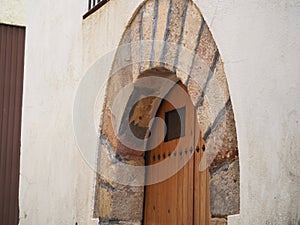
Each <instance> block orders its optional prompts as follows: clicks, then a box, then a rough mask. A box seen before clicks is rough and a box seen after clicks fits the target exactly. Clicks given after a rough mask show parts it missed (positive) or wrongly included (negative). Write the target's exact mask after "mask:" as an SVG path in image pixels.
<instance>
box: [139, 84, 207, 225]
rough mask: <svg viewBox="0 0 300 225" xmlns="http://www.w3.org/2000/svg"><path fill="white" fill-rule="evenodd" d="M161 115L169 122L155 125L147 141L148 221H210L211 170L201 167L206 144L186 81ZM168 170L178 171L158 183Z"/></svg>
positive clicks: (155, 224) (172, 224)
mask: <svg viewBox="0 0 300 225" xmlns="http://www.w3.org/2000/svg"><path fill="white" fill-rule="evenodd" d="M156 117H157V118H160V119H161V120H162V121H164V122H161V120H157V122H154V123H153V125H152V129H151V138H150V139H149V141H148V144H147V145H148V146H147V150H148V151H147V152H146V157H145V158H146V161H145V164H146V166H148V167H147V170H146V175H145V176H146V177H145V179H146V180H147V181H146V183H151V184H150V185H147V186H146V187H145V202H144V225H177V224H178V225H200V224H202V225H204V224H209V220H210V210H209V174H208V169H207V168H206V169H204V170H203V171H200V168H199V165H200V161H201V160H202V159H203V156H204V155H203V152H202V151H203V150H205V145H204V141H203V139H202V137H201V135H200V129H199V124H198V121H197V118H196V114H195V107H194V105H193V103H192V101H191V99H190V96H189V95H188V92H187V88H186V86H184V85H183V84H182V82H180V81H179V82H178V83H177V84H176V85H174V87H173V88H172V89H171V90H170V91H169V93H168V94H167V95H166V96H165V97H164V99H163V100H162V101H161V104H160V106H159V108H158V111H157V113H156ZM157 140H159V141H157ZM204 161H205V160H204ZM153 165H156V166H153ZM168 171H172V172H173V173H174V174H173V175H172V176H171V177H168V178H166V179H163V180H162V181H161V182H155V181H156V180H160V179H158V178H159V177H164V176H165V174H167V173H168ZM166 176H167V175H166ZM151 180H152V181H151Z"/></svg>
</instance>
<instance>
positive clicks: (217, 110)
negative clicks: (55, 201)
mask: <svg viewBox="0 0 300 225" xmlns="http://www.w3.org/2000/svg"><path fill="white" fill-rule="evenodd" d="M150 76H161V77H164V78H168V79H169V80H176V79H178V80H181V81H182V82H183V83H184V84H185V85H186V86H187V89H188V93H189V95H190V96H191V99H192V101H193V104H194V105H195V107H196V109H197V119H198V122H199V124H200V128H201V132H202V134H203V138H204V140H205V141H206V149H207V150H206V152H207V156H208V157H207V158H208V162H209V164H210V172H211V183H210V191H211V214H212V217H215V218H213V220H222V221H225V220H226V216H227V215H231V214H237V213H239V163H238V149H237V139H236V130H235V122H234V115H233V110H232V105H231V101H230V94H229V90H228V85H227V80H226V75H225V72H224V67H223V63H222V60H221V57H220V54H219V51H218V48H217V46H216V43H215V42H214V39H213V37H212V34H211V32H210V31H209V28H208V26H207V24H206V22H205V21H204V19H203V17H202V15H201V13H200V11H199V9H198V8H197V6H196V5H195V4H194V3H193V2H192V1H189V0H187V1H186V0H184V1H183V0H169V1H168V0H147V1H145V2H144V3H143V4H142V5H141V6H140V7H139V9H137V11H136V13H135V14H134V16H133V17H132V19H131V21H130V23H129V24H128V26H127V28H126V30H125V31H124V34H123V37H122V39H121V41H120V44H119V47H118V49H117V51H116V54H115V58H114V61H113V64H112V67H111V71H110V77H109V81H108V83H107V89H106V96H105V103H104V109H103V115H102V123H101V125H100V131H101V135H100V144H99V146H100V150H99V159H98V172H99V173H98V177H97V184H96V191H95V206H94V216H95V217H99V218H100V224H106V223H107V222H110V224H114V221H115V222H116V223H120V222H124V223H125V224H127V223H128V224H133V223H134V224H140V223H141V221H142V217H143V215H142V211H143V198H144V187H143V186H139V185H138V184H139V182H142V181H143V179H144V175H143V170H140V171H139V172H137V174H134V175H133V174H132V171H131V170H130V169H129V170H127V169H124V167H123V166H122V165H123V164H125V165H131V166H139V167H140V168H142V166H143V165H144V152H143V151H136V150H135V147H138V146H133V147H132V146H129V147H128V145H127V144H124V143H123V141H124V140H129V142H132V143H133V144H134V143H135V142H134V141H131V140H130V138H128V137H126V132H124V134H125V136H124V135H123V133H122V129H123V128H122V126H121V125H122V124H123V122H124V118H125V120H126V119H129V121H128V122H129V123H130V122H132V121H130V120H134V118H130V116H132V115H133V114H134V110H137V109H138V110H140V112H139V113H140V114H143V113H145V111H151V110H152V111H153V112H155V107H156V106H155V105H157V104H155V100H153V99H150V98H145V96H147V94H149V92H150V93H151V91H152V94H153V93H156V94H157V91H159V90H155V88H149V87H147V85H145V86H143V88H142V89H143V90H142V92H141V91H138V95H137V96H135V97H134V99H136V100H137V101H136V102H135V103H136V104H134V108H132V107H133V105H131V107H129V106H128V102H130V101H131V100H132V98H133V97H132V96H134V95H135V90H136V86H135V84H136V83H137V82H138V80H139V79H140V78H141V77H150ZM153 85H154V86H155V84H153ZM149 86H151V85H150V84H149ZM139 88H140V87H139ZM120 90H126V91H125V92H124V93H123V92H122V95H121V97H120ZM160 91H161V90H160ZM141 93H142V94H141ZM116 99H118V100H116ZM143 99H144V100H143ZM116 104H119V105H118V110H113V108H114V107H115V105H116ZM139 104H140V105H139ZM124 115H127V116H126V117H124ZM128 115H129V116H128ZM136 116H137V118H140V116H139V114H138V113H137V115H136ZM152 116H153V115H152ZM150 119H151V116H148V117H147V118H144V119H138V120H140V121H135V123H134V124H135V127H134V128H132V127H131V129H137V132H138V133H139V134H142V135H145V136H146V133H147V129H148V127H147V126H144V125H145V124H147V122H148V123H149V121H150ZM114 120H116V121H117V122H116V124H113V123H112V121H114ZM139 124H140V125H139ZM141 124H142V125H141ZM120 134H121V135H123V136H122V137H120ZM145 136H144V137H145ZM141 138H142V137H140V139H141ZM122 140H123V141H122ZM210 153H211V154H210ZM121 164H122V165H121ZM123 178H126V179H127V181H128V182H126V183H124V182H118V179H123Z"/></svg>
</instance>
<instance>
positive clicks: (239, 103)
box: [1, 0, 300, 225]
mask: <svg viewBox="0 0 300 225" xmlns="http://www.w3.org/2000/svg"><path fill="white" fill-rule="evenodd" d="M2 1H3V0H2ZM1 3H2V2H1ZM140 3H141V1H140V0H132V1H126V0H111V1H110V2H109V3H108V4H107V5H105V7H103V8H102V9H100V10H99V11H98V12H97V13H95V14H94V15H92V16H90V17H88V18H87V19H85V20H84V21H83V20H82V15H83V14H84V12H85V10H86V1H84V0H83V1H78V2H76V4H75V3H74V1H71V0H66V1H56V2H55V4H53V2H51V1H46V0H41V1H35V0H28V7H27V8H28V9H31V10H28V11H30V13H28V18H27V22H26V25H27V36H26V62H25V81H24V102H23V118H22V121H23V122H22V140H21V145H22V147H21V176H20V179H21V180H20V224H22V225H36V224H53V225H56V224H75V223H76V222H78V225H80V224H84V225H86V224H96V221H93V220H91V218H92V197H93V185H94V174H93V170H91V168H90V167H89V165H88V164H87V163H86V162H85V160H84V158H83V157H82V155H81V153H80V152H79V151H78V148H77V143H76V140H75V137H74V132H73V123H72V115H73V103H74V99H75V96H76V92H77V88H78V86H79V84H80V80H81V79H82V78H83V77H84V74H85V72H86V71H87V70H88V69H89V68H90V67H91V66H92V65H93V64H94V63H95V62H96V61H97V60H98V59H99V58H100V57H101V56H102V55H104V54H105V53H107V52H110V51H112V50H113V49H114V48H115V47H116V46H117V45H118V43H119V40H120V38H121V36H122V33H123V31H124V29H125V26H126V24H127V23H128V22H129V20H130V18H131V16H132V14H133V13H134V11H135V9H136V8H137V7H138V5H139V4H140ZM196 4H197V5H198V6H199V8H200V9H201V11H202V13H203V15H204V18H205V19H206V20H207V23H208V25H209V26H210V28H211V31H212V34H213V36H214V38H215V41H216V43H217V45H218V47H219V50H220V53H221V56H222V59H223V61H224V64H225V71H226V74H227V77H228V83H229V88H230V92H231V99H232V103H233V108H234V113H235V118H236V126H237V134H238V142H239V149H240V163H241V214H240V218H237V219H236V220H239V219H240V221H241V224H245V225H248V224H289V223H290V224H297V222H298V221H297V220H299V219H300V206H299V202H300V193H299V185H300V181H299V179H300V173H299V171H300V168H299V165H300V164H299V163H298V160H299V159H300V155H299V152H300V151H299V148H300V138H299V134H300V126H299V118H300V115H299V114H300V103H299V98H300V91H299V86H300V78H299V75H298V71H300V68H299V67H300V64H299V63H298V60H299V57H300V39H299V36H300V10H299V7H300V2H299V1H287V0H286V1H269V0H260V1H259V0H249V1H242V2H241V1H239V2H237V1H234V0H229V1H220V0H202V1H199V0H197V1H196ZM1 8H2V6H1ZM1 10H2V9H1ZM111 61H112V58H106V62H104V65H105V66H106V67H107V68H109V66H110V64H111ZM107 75H108V71H104V72H103V71H102V72H101V79H103V80H105V79H106V77H107ZM87 89H88V88H87ZM88 94H89V93H88V92H87V94H86V95H88ZM100 102H101V97H100ZM100 108H101V107H100ZM84 124H85V121H82V124H79V126H82V127H84ZM96 141H97V140H95V141H94V142H93V143H90V146H91V151H92V152H93V151H96V144H97V142H96ZM233 220H234V219H232V221H233Z"/></svg>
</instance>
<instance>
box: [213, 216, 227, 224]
mask: <svg viewBox="0 0 300 225" xmlns="http://www.w3.org/2000/svg"><path fill="white" fill-rule="evenodd" d="M210 225H227V220H226V219H225V218H211V220H210Z"/></svg>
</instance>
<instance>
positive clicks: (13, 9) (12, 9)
mask: <svg viewBox="0 0 300 225" xmlns="http://www.w3.org/2000/svg"><path fill="white" fill-rule="evenodd" d="M26 3H27V0H0V23H5V24H11V25H18V26H25V25H26V16H27V8H26V6H27V4H26Z"/></svg>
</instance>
